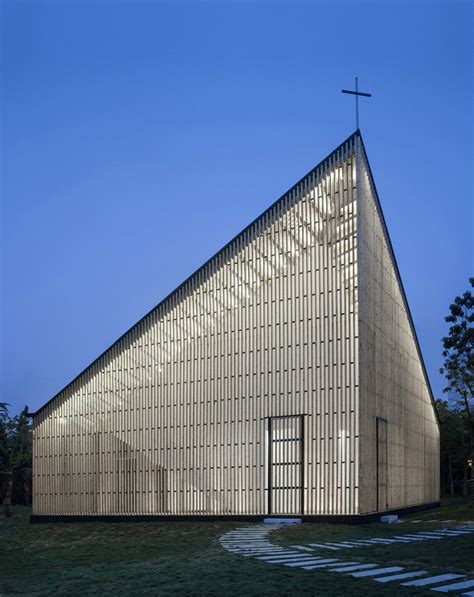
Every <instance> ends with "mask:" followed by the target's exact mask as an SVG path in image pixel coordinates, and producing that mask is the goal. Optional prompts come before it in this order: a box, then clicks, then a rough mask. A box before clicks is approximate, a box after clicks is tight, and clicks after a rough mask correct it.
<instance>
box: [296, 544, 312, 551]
mask: <svg viewBox="0 0 474 597" xmlns="http://www.w3.org/2000/svg"><path fill="white" fill-rule="evenodd" d="M291 547H292V548H293V549H301V550H302V551H314V549H312V548H311V547H305V546H304V545H292V546H291Z"/></svg>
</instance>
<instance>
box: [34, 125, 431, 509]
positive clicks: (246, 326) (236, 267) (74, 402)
mask: <svg viewBox="0 0 474 597" xmlns="http://www.w3.org/2000/svg"><path fill="white" fill-rule="evenodd" d="M364 172H366V168H365V154H364V152H363V149H362V146H361V145H360V137H359V134H358V133H355V134H354V135H352V136H351V137H349V139H347V140H346V141H345V142H344V143H343V144H342V145H341V146H340V147H339V148H338V149H337V150H335V151H334V152H333V153H332V154H331V155H330V156H329V157H328V158H326V159H325V160H324V161H323V162H321V164H319V165H318V166H317V167H316V168H315V169H314V170H313V171H311V172H310V173H309V174H308V175H307V176H305V177H304V178H303V179H302V180H301V181H300V182H299V183H297V184H296V185H295V186H294V187H293V188H292V189H291V190H290V191H289V192H288V193H286V194H285V195H284V196H283V197H282V198H280V199H279V200H278V201H277V202H276V203H275V204H274V205H273V206H271V207H270V208H269V209H268V210H267V211H266V212H265V213H264V214H262V216H260V217H259V218H258V219H257V220H255V221H254V222H253V223H252V224H251V225H250V226H249V227H247V228H246V229H245V230H244V231H243V232H242V233H241V234H240V235H239V236H237V237H236V238H235V239H234V240H233V241H231V242H230V243H229V244H228V245H227V246H226V247H225V248H224V249H223V250H222V251H220V252H219V253H218V254H217V255H215V256H214V257H213V258H212V259H211V260H209V261H208V262H207V263H206V264H205V265H204V266H203V267H202V268H201V269H199V270H198V271H197V272H196V273H195V274H193V275H192V276H191V277H190V278H189V279H188V280H187V281H186V282H185V283H183V285H181V286H180V287H179V288H178V289H177V290H176V291H175V292H174V293H172V294H171V295H170V296H169V297H167V298H166V299H165V300H164V301H163V302H162V303H160V304H159V305H158V306H157V307H156V308H155V309H154V310H153V311H151V312H150V313H149V314H148V315H147V316H145V317H144V318H143V319H142V320H141V321H140V322H139V323H138V324H137V325H136V326H134V327H133V328H131V329H130V330H129V331H128V332H127V333H126V334H125V335H124V336H122V338H120V339H119V340H118V341H117V342H116V343H115V344H114V345H113V346H112V347H111V348H110V349H109V350H107V351H106V352H105V353H104V354H103V355H102V356H101V357H99V359H98V360H97V361H95V362H94V363H93V364H92V365H91V366H90V367H89V368H88V369H86V370H85V371H84V372H83V373H82V374H81V375H79V376H78V378H76V379H75V380H74V381H73V382H72V383H71V384H70V385H69V386H67V387H66V388H65V389H64V390H63V391H61V392H60V393H59V394H58V395H57V396H55V397H54V398H53V399H52V400H51V401H50V402H49V403H47V404H46V405H45V406H44V407H43V408H42V409H40V411H38V413H37V414H36V416H35V418H34V488H33V493H34V502H33V512H34V514H36V515H68V514H74V515H104V514H107V515H110V514H111V515H113V514H120V515H124V514H128V515H138V514H153V515H222V516H225V515H229V514H231V515H239V514H241V515H263V514H269V513H270V514H271V513H275V514H284V513H293V514H294V513H298V514H306V515H311V514H314V515H318V514H323V515H324V514H327V515H331V514H359V513H361V512H369V511H373V510H374V509H376V505H375V506H374V503H375V504H376V500H377V487H376V484H375V485H374V483H373V479H372V478H370V470H371V467H372V466H375V465H376V463H375V465H374V463H373V462H372V461H371V460H370V458H371V450H373V448H374V446H373V443H372V442H374V441H375V435H374V432H373V427H374V426H375V419H376V418H377V417H381V416H384V415H385V416H386V418H387V430H388V431H387V434H388V435H387V437H388V440H387V454H388V457H387V458H388V469H387V478H388V480H387V485H388V489H387V491H388V495H389V498H388V499H389V505H390V507H400V506H403V505H406V504H408V503H410V504H415V503H423V502H426V501H435V500H436V499H437V497H435V498H433V496H434V495H435V494H436V491H435V489H434V488H435V484H436V481H433V479H434V478H435V477H433V476H435V475H436V474H437V459H438V452H437V450H438V447H437V435H436V434H437V426H436V421H435V419H434V414H433V409H432V407H431V404H430V403H429V400H430V396H429V390H428V388H427V386H426V382H425V385H423V378H422V376H421V377H420V368H421V365H420V364H419V362H418V365H417V361H416V358H417V353H416V340H415V339H414V338H413V337H412V344H410V341H409V340H407V339H406V338H405V336H403V338H404V340H403V342H404V343H403V342H402V344H400V347H399V350H400V354H401V355H403V354H404V353H403V351H404V350H405V349H406V347H407V346H408V349H409V350H411V352H410V353H409V356H408V357H403V358H402V357H400V361H399V362H398V361H397V363H398V364H397V367H398V368H397V369H396V370H393V367H392V366H391V367H392V368H391V369H390V371H391V373H392V374H393V379H394V382H393V384H392V385H393V388H394V389H393V391H392V392H391V393H390V394H389V396H387V400H388V401H390V403H393V408H390V409H389V408H388V407H387V408H385V407H382V406H380V405H379V403H381V402H383V397H382V396H381V395H380V389H379V386H378V385H377V384H374V382H373V381H372V377H371V375H368V374H367V371H368V370H370V369H373V363H377V370H380V371H381V372H383V371H384V369H383V362H384V361H383V359H384V353H383V351H384V350H385V349H387V350H389V349H391V347H392V345H391V344H387V343H386V342H388V343H390V342H397V341H398V340H396V339H393V340H391V339H390V338H388V339H387V340H385V339H384V338H381V339H380V340H378V344H377V342H375V343H374V340H373V336H374V332H373V329H372V328H371V327H370V326H371V325H373V326H375V327H376V328H377V330H378V329H379V326H380V325H381V323H380V321H379V319H376V321H375V322H373V323H371V322H370V321H369V318H370V317H372V316H374V317H376V318H378V317H379V310H380V315H383V314H384V313H383V311H384V310H387V311H388V313H389V315H390V317H398V318H399V319H400V322H399V323H397V322H395V323H394V324H390V326H389V325H388V323H387V325H386V327H385V328H384V330H383V333H385V332H386V333H387V334H391V333H392V331H393V332H394V333H395V334H399V335H400V334H403V333H405V334H406V335H407V338H408V335H409V334H408V331H405V332H403V330H407V329H408V330H411V328H410V324H409V319H406V322H405V320H404V319H403V318H404V317H405V318H407V317H408V315H407V313H406V312H405V311H403V309H397V308H396V306H395V304H396V305H398V304H399V303H400V300H401V299H400V294H397V292H398V293H400V292H401V291H400V288H399V287H398V286H397V283H394V282H393V281H391V282H390V283H389V282H385V277H384V278H383V281H381V282H379V281H378V280H377V276H378V275H379V269H378V267H377V264H378V262H379V261H378V260H380V259H382V260H387V265H386V266H385V267H387V268H389V266H390V263H389V262H390V258H391V257H390V255H389V254H388V255H389V257H387V254H386V252H384V251H385V249H386V247H385V246H384V244H383V242H379V240H377V239H376V233H374V229H375V228H376V227H377V221H376V220H377V217H378V215H377V212H376V210H374V209H372V207H371V206H372V205H374V204H375V203H374V201H373V200H371V197H372V195H371V187H370V184H369V183H364V176H365V177H366V178H367V175H364V174H363V173H364ZM358 197H362V200H361V199H360V198H359V199H358ZM362 204H363V205H362ZM371 210H372V211H371ZM374 214H375V215H374ZM374 227H375V228H374ZM359 230H363V243H364V249H363V250H361V248H360V239H359V238H358V237H359ZM382 237H383V231H382ZM372 239H374V240H375V241H376V245H374V247H372V246H371V247H369V249H367V247H366V245H367V243H369V244H370V242H372ZM372 250H374V251H375V252H376V254H377V255H378V257H377V258H376V260H374V259H372V258H371V257H368V255H369V252H370V251H372ZM367 258H369V263H365V262H364V264H363V266H362V269H361V265H360V264H361V260H366V259H367ZM361 271H363V276H364V286H363V287H364V292H365V291H367V292H368V297H367V299H366V297H365V296H364V297H362V296H361V290H360V288H359V286H360V284H359V278H360V276H361V273H360V272H361ZM389 279H391V278H390V277H387V280H389ZM396 281H397V282H398V280H396ZM379 284H385V286H384V289H386V291H387V292H390V293H391V294H387V295H380V296H379V294H377V293H378V292H379ZM384 291H385V290H384ZM379 299H380V300H382V299H384V300H385V301H386V302H387V306H385V303H384V300H382V303H383V304H382V306H380V305H379V302H378V301H379ZM363 301H364V306H363V307H362V308H361V306H360V305H361V302H363ZM392 303H393V304H392ZM402 303H403V301H402ZM402 306H403V305H402ZM359 319H360V320H361V322H359ZM384 325H385V324H384ZM407 325H408V328H407ZM360 326H362V328H361V329H363V330H364V336H363V338H362V337H361V336H360V334H359V327H360ZM382 335H383V334H382ZM376 337H377V338H379V336H376ZM397 338H398V336H397ZM384 342H385V344H384ZM397 346H398V345H397ZM413 351H414V352H413ZM397 354H398V353H397ZM371 359H372V360H373V363H372V361H371ZM410 359H411V360H410ZM379 361H380V363H379ZM390 362H391V361H390ZM417 367H418V368H417ZM380 375H382V378H381V379H380V380H379V378H378V377H377V383H383V380H384V379H385V377H383V373H381V374H380ZM359 380H360V381H359ZM397 384H398V385H397ZM405 386H406V387H408V388H409V390H410V391H409V392H407V393H406V394H405V395H403V397H402V396H401V395H400V393H397V391H396V388H398V387H405ZM373 396H375V397H376V400H377V402H376V406H374V405H373V404H372V397H373ZM399 397H400V400H399V402H397V401H398V398H399ZM410 401H411V402H410ZM412 403H413V404H412ZM407 409H408V411H410V413H411V412H412V411H414V412H415V411H416V412H417V413H419V415H420V417H421V418H420V420H421V419H423V421H425V423H424V427H423V432H422V434H421V437H422V440H421V441H422V444H421V445H422V448H421V447H420V446H421V445H420V443H419V442H420V439H419V437H420V429H417V431H416V433H414V432H413V430H412V422H411V421H408V420H407V417H406V413H405V411H406V410H407ZM410 409H411V410H410ZM430 409H431V410H430ZM398 415H401V416H402V417H401V418H400V419H397V416H398ZM367 417H369V418H370V421H369V420H368V419H367ZM423 417H424V418H423ZM372 419H373V421H372ZM372 423H373V425H372ZM414 424H415V423H413V425H414ZM412 435H416V438H415V437H412ZM363 441H364V442H366V445H364V446H362V445H361V444H362V442H363ZM402 441H404V442H405V444H403V445H404V446H405V445H406V446H410V447H411V446H413V445H415V444H416V447H417V449H419V450H420V458H422V459H423V464H421V460H419V461H418V460H417V464H416V465H413V463H412V462H408V461H406V460H400V459H399V458H398V456H397V457H396V458H395V456H394V454H395V453H396V454H398V453H399V451H400V442H402ZM369 444H372V446H371V447H370V445H369ZM394 458H395V460H393V459H394ZM391 459H392V460H391ZM400 463H403V464H404V465H405V466H406V467H415V468H413V471H410V472H409V473H407V472H406V471H404V472H403V475H404V477H403V479H404V485H403V490H400V489H399V487H398V480H397V479H398V475H399V472H398V469H397V467H399V466H401V464H400ZM423 467H424V468H423ZM375 468H376V466H375ZM435 469H436V471H435ZM400 474H401V473H400ZM417 475H421V478H419V477H417ZM361 479H362V480H363V482H362V483H361ZM428 485H429V489H427V486H428ZM360 487H362V488H363V491H360V490H359V488H360ZM407 488H409V489H407ZM366 494H367V495H366ZM368 494H370V495H368ZM374 496H375V497H374ZM374 499H375V502H374ZM407 500H408V501H407Z"/></svg>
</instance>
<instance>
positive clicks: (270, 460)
mask: <svg viewBox="0 0 474 597" xmlns="http://www.w3.org/2000/svg"><path fill="white" fill-rule="evenodd" d="M304 417H305V415H280V416H275V417H268V463H267V466H268V478H267V483H268V499H267V513H268V515H269V516H272V515H274V512H272V506H273V504H272V489H273V488H272V484H273V477H272V473H273V450H272V449H273V437H272V421H273V420H274V419H299V424H300V427H299V434H300V438H299V443H300V453H299V456H300V465H299V466H300V479H301V481H300V513H299V514H298V515H299V516H302V515H303V514H304V482H305V478H304V447H305V435H304Z"/></svg>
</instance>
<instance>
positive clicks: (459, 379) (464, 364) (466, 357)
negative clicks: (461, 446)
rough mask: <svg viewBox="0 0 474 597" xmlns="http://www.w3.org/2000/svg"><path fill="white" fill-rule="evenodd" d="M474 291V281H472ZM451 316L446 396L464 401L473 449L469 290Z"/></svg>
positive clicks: (472, 303) (473, 333)
mask: <svg viewBox="0 0 474 597" xmlns="http://www.w3.org/2000/svg"><path fill="white" fill-rule="evenodd" d="M469 283H470V285H471V287H474V278H469ZM449 310H450V315H448V316H447V317H445V321H447V322H448V323H450V324H451V326H450V328H449V332H448V335H447V336H445V337H444V338H443V347H444V351H443V357H444V365H443V367H441V369H440V372H441V373H442V374H443V375H444V376H445V377H446V380H447V382H448V385H447V386H446V388H445V389H444V391H445V392H453V393H455V394H457V395H458V396H459V397H460V402H461V404H462V406H463V408H464V410H465V413H466V417H467V419H468V422H469V427H470V440H471V448H473V447H474V405H473V401H474V295H473V294H472V292H471V291H470V290H467V291H466V292H465V293H464V294H463V295H462V296H457V297H456V298H455V299H454V303H453V304H452V305H450V307H449Z"/></svg>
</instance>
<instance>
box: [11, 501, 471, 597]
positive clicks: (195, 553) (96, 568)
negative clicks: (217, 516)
mask: <svg viewBox="0 0 474 597" xmlns="http://www.w3.org/2000/svg"><path fill="white" fill-rule="evenodd" d="M15 513H16V517H15V518H14V519H9V520H8V519H5V518H4V517H3V516H2V517H1V518H0V594H1V595H2V597H4V596H6V595H15V594H28V595H52V594H53V595H54V594H61V595H66V594H67V595H76V594H77V595H79V594H82V595H83V594H87V595H95V594H101V595H112V594H114V595H145V594H146V595H216V596H217V595H219V596H223V595H224V596H227V595H229V596H233V595H235V596H237V595H239V597H240V596H242V595H245V596H251V595H279V596H280V595H281V596H283V595H329V596H332V595H341V594H344V593H346V592H350V593H351V597H353V596H358V595H366V594H367V593H372V594H374V593H375V592H377V594H378V595H401V593H402V592H403V594H404V595H407V596H408V595H426V594H428V591H424V590H420V589H408V588H404V589H403V591H401V588H400V586H394V587H390V586H387V585H384V586H374V582H373V581H370V580H363V579H353V578H351V577H348V576H342V575H337V576H336V575H335V574H331V573H329V572H327V571H319V572H315V571H312V572H308V571H304V570H297V569H289V568H285V567H283V566H278V565H268V564H266V563H263V562H260V561H257V560H255V559H252V558H243V557H241V556H238V555H233V554H230V553H228V552H226V551H225V550H224V549H223V548H222V547H221V545H220V544H219V541H218V540H219V537H221V535H222V534H223V533H225V532H226V531H228V530H231V529H233V528H237V527H242V526H248V523H236V522H215V523H211V522H169V523H168V522H150V523H115V524H110V523H108V524H107V523H67V524H66V523H56V524H36V525H30V524H29V522H28V516H29V511H28V509H26V508H17V509H16V510H15ZM433 519H437V520H448V519H449V520H474V510H473V509H472V508H469V506H468V504H466V503H464V502H463V501H462V500H454V501H450V502H449V503H446V504H445V505H443V507H442V508H438V509H434V510H429V511H427V512H423V513H421V514H420V513H418V514H413V515H410V516H406V517H404V518H403V522H402V523H401V524H396V525H383V524H380V523H372V524H366V525H361V526H348V525H328V524H319V523H313V524H309V523H308V524H303V525H300V526H298V527H290V528H285V529H281V530H277V531H275V532H273V533H272V534H271V540H272V542H273V543H280V544H285V545H286V544H287V545H294V544H304V543H311V542H321V541H337V540H345V539H353V538H356V537H357V538H361V537H368V536H370V537H376V536H377V537H380V536H383V535H393V534H400V533H403V532H412V531H414V530H416V531H420V530H425V529H428V528H430V529H432V528H440V526H450V525H441V524H440V523H439V522H431V521H432V520H433ZM413 520H421V521H422V522H412V521H413ZM473 552H474V536H473V535H470V536H467V537H456V538H453V539H446V540H442V541H429V542H425V541H423V542H419V543H414V544H407V545H397V546H376V547H367V548H359V549H357V559H358V560H360V561H365V560H366V561H367V562H369V561H370V562H374V561H376V562H377V563H381V564H382V563H384V562H387V563H390V565H403V564H405V565H406V564H407V563H409V564H410V565H416V566H419V567H422V566H423V567H425V569H428V570H430V571H433V573H436V572H438V571H440V572H446V571H449V572H461V573H464V574H471V575H473V574H474V558H473V557H472V554H473ZM348 555H349V553H347V554H344V556H348ZM351 556H352V554H351ZM426 567H428V568H426ZM432 594H433V593H432Z"/></svg>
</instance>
